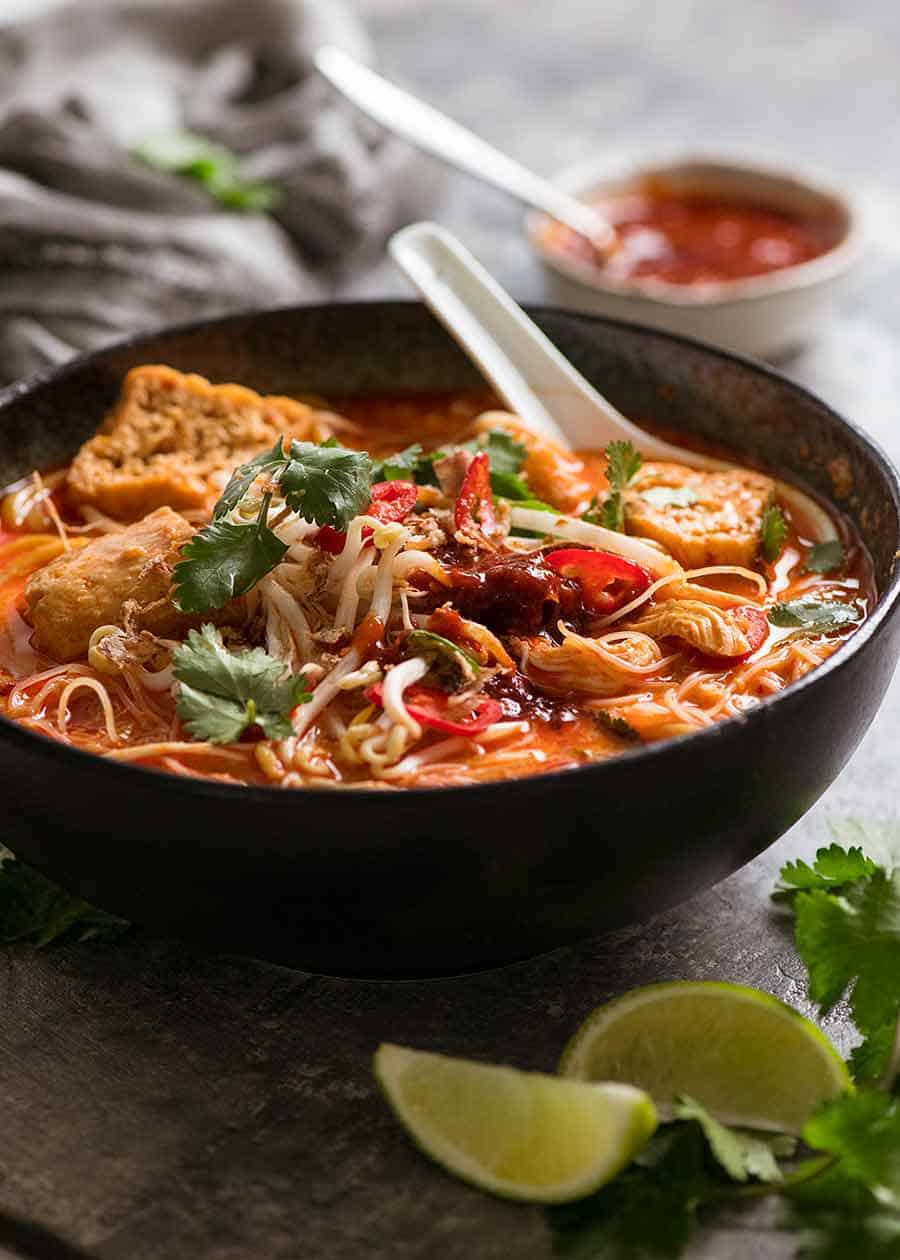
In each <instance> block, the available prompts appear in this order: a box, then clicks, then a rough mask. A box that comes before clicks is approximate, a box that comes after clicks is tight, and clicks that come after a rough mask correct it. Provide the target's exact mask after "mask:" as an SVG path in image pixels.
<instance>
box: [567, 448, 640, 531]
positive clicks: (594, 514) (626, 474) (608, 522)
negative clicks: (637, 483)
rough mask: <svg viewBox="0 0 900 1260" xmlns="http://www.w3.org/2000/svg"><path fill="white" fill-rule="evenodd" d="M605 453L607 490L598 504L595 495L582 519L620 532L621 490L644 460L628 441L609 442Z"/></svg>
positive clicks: (622, 498) (621, 529)
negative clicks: (607, 492) (598, 504)
mask: <svg viewBox="0 0 900 1260" xmlns="http://www.w3.org/2000/svg"><path fill="white" fill-rule="evenodd" d="M605 454H606V480H607V481H608V482H609V494H607V496H606V498H605V499H604V500H603V503H602V505H600V506H599V507H598V506H597V503H596V496H595V498H594V499H593V500H592V501H591V504H590V506H589V507H588V510H587V512H585V513H584V516H583V517H582V519H583V520H586V521H590V522H591V523H592V524H596V525H602V526H603V527H604V528H605V529H614V530H616V532H617V533H620V534H621V533H622V532H623V531H624V529H625V499H624V496H623V491H624V490H625V488H626V487H627V486H628V483H629V482H630V481H632V480H633V478H634V477H636V476H637V474H638V472H639V471H640V468H641V465H642V464H643V462H644V461H643V459H642V458H641V455H640V453H639V452H638V451H636V450H635V449H634V447H633V446H632V445H631V443H630V442H610V444H609V446H607V448H606V451H605Z"/></svg>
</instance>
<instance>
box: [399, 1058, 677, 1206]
mask: <svg viewBox="0 0 900 1260" xmlns="http://www.w3.org/2000/svg"><path fill="white" fill-rule="evenodd" d="M375 1076H376V1078H377V1079H378V1083H379V1084H380V1085H381V1088H382V1089H383V1090H384V1093H385V1095H386V1097H387V1100H388V1102H389V1103H390V1105H391V1107H392V1108H393V1110H394V1112H395V1114H396V1115H397V1118H398V1119H399V1120H400V1122H401V1123H402V1124H403V1126H404V1127H405V1128H406V1130H407V1132H408V1133H409V1135H410V1137H411V1138H412V1139H413V1141H414V1142H415V1143H416V1144H417V1145H418V1146H419V1147H420V1148H421V1149H422V1150H423V1151H425V1153H426V1154H427V1155H430V1156H431V1157H432V1159H434V1160H436V1161H437V1162H438V1163H439V1164H442V1165H443V1166H444V1168H446V1169H447V1170H448V1171H449V1172H452V1173H455V1174H456V1176H457V1177H462V1178H463V1180H464V1181H470V1182H471V1183H472V1184H473V1185H476V1186H478V1187H480V1189H482V1190H490V1191H491V1192H492V1193H494V1194H499V1195H503V1196H504V1197H506V1198H510V1199H524V1200H526V1201H528V1202H531V1203H567V1202H569V1201H570V1200H571V1199H580V1198H582V1197H583V1196H584V1195H588V1194H592V1193H593V1191H595V1190H597V1189H599V1187H600V1186H602V1185H604V1184H605V1183H606V1182H607V1181H610V1180H611V1179H612V1178H613V1177H615V1176H616V1174H617V1173H618V1172H620V1171H621V1170H622V1168H624V1167H625V1165H626V1164H627V1163H629V1162H630V1161H631V1160H632V1159H633V1158H634V1156H635V1155H636V1154H637V1153H638V1151H639V1150H640V1149H641V1148H642V1147H643V1146H644V1144H645V1143H646V1141H647V1139H648V1138H649V1137H650V1135H651V1133H652V1132H653V1130H654V1129H655V1128H656V1112H655V1110H654V1107H653V1104H652V1102H651V1101H650V1099H649V1098H648V1097H647V1095H646V1094H644V1093H642V1092H641V1091H640V1090H639V1089H633V1088H632V1087H631V1086H630V1085H594V1084H586V1083H584V1082H582V1081H565V1080H561V1079H560V1078H559V1077H556V1076H544V1075H542V1074H540V1073H538V1072H519V1071H516V1070H515V1069H514V1068H508V1067H494V1066H491V1065H489V1064H486V1063H473V1062H471V1061H470V1060H468V1059H450V1058H447V1057H445V1056H444V1055H442V1054H426V1053H424V1052H423V1051H419V1050H409V1049H407V1048H405V1047H404V1046H392V1045H383V1046H379V1048H378V1051H377V1053H376V1055H375Z"/></svg>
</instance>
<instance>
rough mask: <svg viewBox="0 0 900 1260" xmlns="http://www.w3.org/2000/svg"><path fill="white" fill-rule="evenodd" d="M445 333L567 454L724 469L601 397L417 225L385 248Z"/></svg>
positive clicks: (465, 260)
mask: <svg viewBox="0 0 900 1260" xmlns="http://www.w3.org/2000/svg"><path fill="white" fill-rule="evenodd" d="M388 248H389V249H390V252H391V256H392V258H393V259H394V261H395V262H396V263H397V265H398V266H399V267H400V269H401V270H402V271H403V272H404V273H405V274H406V275H407V277H408V278H409V279H410V280H411V281H412V282H413V284H414V285H415V286H416V288H417V289H418V290H419V292H420V293H421V295H422V297H423V299H424V300H425V303H426V304H427V305H428V306H429V307H430V308H431V310H432V311H433V312H434V314H435V315H436V316H437V317H438V319H439V320H440V321H441V323H442V324H443V325H444V326H445V328H446V329H447V331H448V332H449V333H450V334H451V336H452V337H454V338H455V340H456V341H458V342H459V344H460V345H461V346H462V348H463V349H464V350H465V352H466V354H468V356H469V357H470V358H471V359H473V360H474V362H475V363H477V364H478V366H479V368H480V369H481V371H482V372H483V373H484V375H485V376H486V377H487V379H488V380H489V381H490V382H491V384H492V385H493V386H494V388H495V389H496V391H497V393H498V394H499V395H500V397H501V398H502V399H503V400H504V401H505V402H506V404H507V406H508V407H509V409H510V410H511V411H514V412H515V413H516V415H518V416H519V417H520V418H521V419H522V420H523V421H524V422H525V424H527V425H528V426H529V428H531V429H534V431H535V432H537V433H542V434H544V436H545V437H548V438H550V439H552V440H553V441H554V442H558V443H559V444H560V445H561V446H564V447H575V448H577V447H583V448H593V449H595V450H597V449H600V448H601V447H604V446H606V445H607V443H609V442H612V441H615V440H617V439H626V440H627V441H629V442H632V443H633V444H634V446H636V447H637V448H638V449H639V450H640V452H641V454H642V455H644V456H645V457H646V458H648V459H671V460H676V461H677V462H678V463H682V464H690V465H692V466H694V467H697V468H711V467H715V468H724V467H727V465H725V464H723V463H722V462H721V461H719V460H712V459H709V458H708V457H706V456H704V455H698V454H697V453H696V451H684V450H682V449H681V448H680V447H678V446H673V445H671V443H669V442H663V441H661V440H660V439H659V438H655V437H651V436H650V434H649V433H645V432H644V431H643V429H639V428H638V427H637V425H634V424H632V423H631V421H630V420H626V418H625V417H624V416H623V415H622V413H621V412H620V411H618V410H617V409H616V408H615V407H614V406H613V405H612V403H611V402H609V401H608V400H607V399H606V398H604V397H603V395H602V394H600V393H598V392H597V390H596V389H594V387H593V386H592V385H590V384H589V383H588V382H587V381H586V380H585V378H584V377H583V376H582V375H581V373H580V372H578V371H576V370H575V368H574V367H573V366H572V364H571V363H570V362H569V361H568V359H566V358H565V356H564V355H562V354H560V352H559V350H557V348H556V346H554V344H553V342H552V341H550V339H549V338H548V337H546V336H545V335H544V334H543V333H542V332H541V330H540V329H539V328H538V326H537V324H536V323H535V322H534V321H533V320H532V319H529V317H528V316H527V315H526V314H525V312H524V311H523V310H522V308H521V306H519V305H518V304H517V303H516V302H514V301H513V299H512V298H511V297H510V296H509V294H508V293H507V292H506V291H505V290H504V289H503V288H502V287H501V286H500V285H499V284H498V283H497V281H496V280H495V279H494V278H493V276H492V275H490V273H489V272H488V271H486V270H485V268H484V267H482V265H481V263H479V262H477V261H476V259H475V258H474V257H473V256H472V255H471V254H470V253H469V251H468V250H467V249H466V248H465V247H464V246H463V245H461V244H460V242H459V241H458V240H457V239H456V237H455V236H453V234H452V233H451V232H448V231H447V230H446V229H445V228H442V227H438V226H437V224H435V223H413V224H412V225H411V226H410V227H406V228H403V229H401V231H399V232H397V233H396V234H395V235H394V236H392V237H391V240H390V244H389V246H388Z"/></svg>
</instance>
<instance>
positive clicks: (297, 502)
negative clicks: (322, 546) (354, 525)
mask: <svg viewBox="0 0 900 1260" xmlns="http://www.w3.org/2000/svg"><path fill="white" fill-rule="evenodd" d="M372 471H373V464H372V460H371V459H370V458H369V456H368V455H367V454H366V453H365V451H351V450H348V449H347V448H346V447H343V446H336V445H329V444H323V445H321V446H317V445H316V443H315V442H296V441H295V442H291V446H290V459H289V462H288V463H287V465H286V466H285V468H284V469H283V471H282V472H281V475H280V477H279V479H278V485H279V488H280V490H281V493H282V494H283V495H284V499H285V502H286V503H287V505H288V507H289V508H290V509H291V510H292V511H293V512H296V513H297V514H298V515H299V516H302V517H303V518H304V519H305V520H307V521H312V522H314V523H315V524H316V525H331V526H332V528H333V529H339V530H345V529H346V528H347V526H348V525H349V524H350V522H351V521H352V519H353V517H354V516H358V515H359V514H360V512H363V511H364V510H365V508H366V507H367V506H368V503H369V498H370V495H371V488H372Z"/></svg>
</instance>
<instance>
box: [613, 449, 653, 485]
mask: <svg viewBox="0 0 900 1260" xmlns="http://www.w3.org/2000/svg"><path fill="white" fill-rule="evenodd" d="M605 453H606V480H607V481H608V482H609V485H610V489H611V490H624V489H625V488H626V486H627V485H628V483H629V482H630V481H633V480H634V478H635V477H636V476H637V475H638V473H639V472H640V470H641V465H642V464H643V462H644V461H643V459H642V457H641V454H640V452H639V451H636V450H635V449H634V447H633V446H632V445H631V443H630V442H610V444H609V446H607V448H606V452H605Z"/></svg>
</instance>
